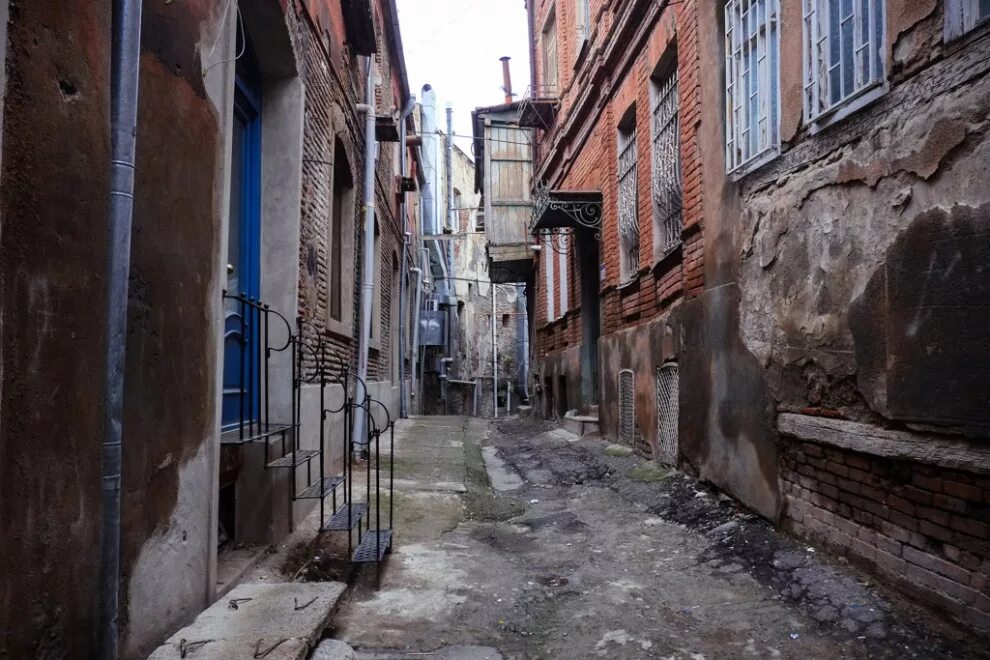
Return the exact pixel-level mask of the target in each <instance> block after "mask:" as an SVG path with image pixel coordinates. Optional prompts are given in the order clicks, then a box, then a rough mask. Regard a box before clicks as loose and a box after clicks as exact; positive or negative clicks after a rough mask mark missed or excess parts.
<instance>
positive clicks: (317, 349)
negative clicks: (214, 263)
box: [221, 292, 395, 563]
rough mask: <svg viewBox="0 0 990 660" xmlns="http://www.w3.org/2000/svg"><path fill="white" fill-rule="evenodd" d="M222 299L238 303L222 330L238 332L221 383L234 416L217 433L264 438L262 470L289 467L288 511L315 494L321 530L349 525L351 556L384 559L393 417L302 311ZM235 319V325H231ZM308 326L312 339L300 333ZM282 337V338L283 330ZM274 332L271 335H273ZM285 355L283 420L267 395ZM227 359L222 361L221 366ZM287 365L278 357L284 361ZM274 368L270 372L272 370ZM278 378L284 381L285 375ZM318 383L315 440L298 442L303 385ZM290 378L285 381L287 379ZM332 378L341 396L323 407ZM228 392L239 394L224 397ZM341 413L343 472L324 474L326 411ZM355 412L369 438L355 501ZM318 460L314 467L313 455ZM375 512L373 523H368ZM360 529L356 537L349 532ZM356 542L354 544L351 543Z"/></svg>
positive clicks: (224, 439)
mask: <svg viewBox="0 0 990 660" xmlns="http://www.w3.org/2000/svg"><path fill="white" fill-rule="evenodd" d="M224 301H225V304H227V302H228V301H230V303H231V304H233V305H234V306H235V307H236V308H237V310H238V311H237V313H236V314H228V326H229V325H230V319H231V318H232V317H234V318H235V320H234V323H235V328H234V330H233V331H231V329H230V328H229V327H228V331H227V336H228V338H229V337H230V336H239V338H238V339H237V341H238V343H239V351H238V353H239V362H240V364H239V365H238V369H239V375H240V378H239V380H238V382H239V386H238V387H236V388H227V387H225V390H224V397H225V399H224V405H225V406H236V409H237V411H238V415H237V417H238V421H237V422H236V423H235V424H232V425H230V427H229V428H225V429H224V430H223V432H222V434H221V443H222V444H234V445H242V444H247V443H254V442H262V443H264V464H265V469H266V470H290V473H289V477H288V478H289V483H290V488H289V492H290V511H291V503H292V502H295V501H296V500H318V501H319V503H320V520H321V521H322V522H321V525H320V531H321V532H338V531H339V532H347V552H348V555H349V556H350V558H351V561H353V562H355V563H369V562H374V563H378V562H381V561H382V559H383V558H384V557H385V555H386V554H387V553H388V551H389V550H390V549H391V547H392V535H393V522H392V518H393V515H392V514H393V508H394V505H393V499H394V497H393V496H394V479H393V477H392V458H393V456H394V447H395V424H394V422H393V420H392V419H391V416H390V415H389V412H388V409H387V407H386V406H385V405H384V404H383V403H381V402H380V401H378V400H376V399H373V398H372V397H371V396H370V395H369V393H368V388H367V385H366V384H365V383H364V382H363V381H362V380H361V379H359V378H358V377H357V376H355V375H354V374H353V373H351V371H350V369H349V368H348V365H346V364H345V363H343V362H342V361H341V360H339V359H337V358H335V357H333V356H332V355H331V354H330V353H329V351H328V347H327V344H326V342H325V340H324V338H323V334H322V332H320V331H319V329H318V328H316V327H315V326H312V324H310V323H309V322H308V321H305V320H304V319H302V318H299V319H297V320H296V324H295V327H293V325H292V324H291V323H290V322H289V321H288V319H286V318H285V317H284V316H283V315H282V314H280V313H278V312H277V311H275V310H272V309H271V308H270V307H269V306H268V305H266V304H264V303H262V302H261V301H259V300H255V299H253V298H250V297H248V296H246V295H245V294H238V295H233V294H228V293H227V292H224ZM238 323H239V328H237V327H236V325H237V324H238ZM307 326H308V327H309V328H310V329H311V330H312V332H310V335H311V336H312V337H314V339H310V340H306V339H304V337H305V333H304V330H305V329H306V328H307ZM283 332H284V333H285V335H286V337H285V339H284V341H283V340H282V338H281V335H282V333H283ZM273 336H274V337H275V338H276V339H275V340H274V341H273V339H272V338H273ZM283 354H284V355H285V357H283V358H281V359H282V361H283V363H284V362H285V361H288V362H290V363H291V378H290V379H289V380H290V381H291V386H290V387H291V397H290V408H291V412H290V414H289V420H288V421H272V420H271V419H270V417H271V409H272V406H271V398H270V396H269V394H270V392H272V391H273V390H272V383H273V375H275V376H277V375H278V371H279V370H278V369H277V368H276V367H275V365H274V361H275V359H277V358H278V357H279V356H280V355H283ZM228 366H229V365H225V372H226V369H227V367H228ZM284 367H285V365H284V364H283V365H282V368H283V369H284ZM273 372H274V373H273ZM274 380H275V381H279V380H281V381H285V380H286V379H285V378H284V375H283V377H282V378H281V379H279V378H275V379H274ZM304 384H305V385H318V386H319V397H320V398H319V400H320V405H319V448H318V449H303V448H302V447H301V446H300V445H301V439H300V431H301V428H302V416H303V414H304V411H303V407H302V387H303V385H304ZM286 385H288V382H286ZM331 386H340V387H341V388H342V391H343V401H342V403H341V404H340V405H339V406H336V407H328V401H327V391H328V388H330V387H331ZM230 394H233V395H236V397H237V401H236V402H232V401H230V400H229V396H228V395H230ZM376 409H380V411H381V412H382V413H383V414H384V417H385V419H386V423H385V424H384V425H383V426H382V427H379V426H378V423H377V420H376V419H375V415H374V414H373V411H374V410H376ZM332 415H341V416H342V425H341V426H342V440H343V442H342V443H341V444H342V446H343V450H342V451H341V456H340V458H341V459H342V462H343V470H342V472H341V473H340V474H329V475H328V474H326V463H327V461H326V460H325V458H326V456H327V446H326V442H327V435H328V428H329V424H328V418H329V417H330V416H332ZM357 415H364V417H365V422H366V423H365V429H366V432H367V440H366V442H365V443H364V444H363V445H362V448H363V449H364V451H365V452H366V454H367V460H366V465H365V472H366V475H365V489H364V490H365V492H364V501H363V502H362V501H357V500H356V499H355V492H354V471H355V463H356V461H355V460H354V451H355V448H354V447H353V446H352V442H351V433H352V429H353V425H354V421H355V419H356V416H357ZM385 432H387V433H388V437H389V451H388V470H389V481H388V497H389V505H388V526H387V528H386V527H384V526H383V521H382V515H381V513H382V512H381V499H382V495H383V489H382V486H381V463H382V460H381V459H382V454H381V436H382V435H383V434H384V433H385ZM314 462H315V463H316V466H317V467H315V468H314V465H313V463H314ZM372 465H374V507H375V508H374V516H373V517H372V516H371V515H369V514H370V513H371V510H370V507H371V503H372ZM303 469H304V470H305V475H306V478H305V480H304V482H303V483H304V485H303V487H302V488H301V489H299V474H300V471H301V470H303ZM328 497H329V498H330V500H331V501H330V505H331V511H330V513H329V515H328V512H327V509H326V507H327V498H328ZM372 519H373V520H374V526H375V528H374V529H372V527H371V525H372ZM355 534H356V535H357V539H356V544H355V539H354V535H355ZM355 546H356V547H355Z"/></svg>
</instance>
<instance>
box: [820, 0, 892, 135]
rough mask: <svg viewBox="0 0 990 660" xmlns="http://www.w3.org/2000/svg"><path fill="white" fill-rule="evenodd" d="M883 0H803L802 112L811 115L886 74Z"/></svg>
mask: <svg viewBox="0 0 990 660" xmlns="http://www.w3.org/2000/svg"><path fill="white" fill-rule="evenodd" d="M883 5H884V0H804V115H805V120H806V121H813V120H815V119H817V118H819V117H821V116H822V115H824V114H826V113H828V112H831V111H832V110H834V109H835V108H837V107H839V106H841V105H842V104H844V103H846V102H848V101H850V100H852V99H854V98H856V97H858V96H859V95H860V94H862V93H863V92H865V91H866V90H869V89H872V88H875V87H877V86H879V85H880V84H882V83H883V80H884V63H883V61H884V53H883V47H884V45H883V43H884V36H883V35H884V7H883Z"/></svg>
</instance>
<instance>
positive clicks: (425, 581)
mask: <svg viewBox="0 0 990 660" xmlns="http://www.w3.org/2000/svg"><path fill="white" fill-rule="evenodd" d="M400 428H401V432H400V433H399V434H398V440H397V442H398V449H397V455H396V477H397V480H398V481H397V484H400V485H399V486H398V490H397V494H396V506H397V526H398V527H399V528H400V529H402V533H401V537H400V538H399V539H398V540H397V542H396V547H395V550H394V552H393V554H392V556H391V557H390V558H389V559H388V560H387V562H386V563H385V564H384V567H383V569H382V574H381V578H380V587H379V586H377V585H376V574H375V571H374V569H373V568H371V567H369V568H368V569H366V570H365V571H364V572H363V573H362V574H361V575H360V577H359V579H358V580H357V583H356V586H355V587H354V589H353V590H352V591H351V592H350V593H349V594H348V595H346V596H345V598H344V600H343V601H342V604H341V606H340V609H339V611H338V613H337V614H336V615H335V616H334V618H333V621H332V624H331V631H332V634H333V636H334V637H335V638H338V639H341V640H345V641H346V642H347V643H348V644H350V645H352V646H353V647H354V649H355V650H356V651H357V656H356V657H357V658H367V659H369V660H370V659H377V660H386V659H388V660H393V659H394V660H399V659H409V660H412V659H414V658H423V657H435V658H446V659H449V660H460V659H463V660H489V659H491V660H494V659H496V658H527V659H528V658H532V659H536V658H547V659H550V658H561V659H563V658H568V659H571V658H573V659H578V658H596V657H607V658H671V659H675V658H676V659H678V660H680V659H683V660H701V659H702V658H705V659H707V660H713V659H718V658H726V659H729V658H746V657H753V658H803V659H806V660H811V659H817V658H822V659H825V658H828V659H838V658H866V657H869V658H898V659H900V658H926V659H928V658H932V659H934V658H977V657H982V655H983V651H984V648H983V647H982V646H980V645H979V644H974V643H973V641H972V639H967V638H964V637H962V636H960V633H959V631H952V630H950V629H946V628H944V627H942V626H941V625H940V624H938V623H937V622H936V621H935V619H933V618H932V617H931V615H929V614H927V613H925V612H924V611H922V610H920V609H918V608H916V607H910V606H906V605H904V603H903V599H899V598H892V597H891V594H890V593H889V592H887V591H885V590H884V589H883V588H882V587H881V586H879V585H877V584H876V583H875V582H873V581H872V580H870V579H869V578H867V577H865V576H864V575H863V574H861V573H859V572H857V571H855V570H853V569H852V568H850V567H849V566H848V565H845V564H840V563H837V562H835V561H834V560H829V559H827V558H826V557H825V556H823V553H821V552H820V551H818V550H816V549H815V548H814V547H811V546H808V545H806V544H802V543H797V542H796V541H794V540H793V539H790V538H788V537H786V536H784V535H781V534H779V533H777V532H775V531H774V530H773V528H772V527H771V526H770V525H769V524H767V523H766V522H764V521H762V520H760V519H759V518H758V517H756V516H753V515H751V514H748V513H746V512H745V511H744V510H743V509H741V508H740V507H739V506H738V505H736V504H735V503H734V502H733V501H731V500H729V499H728V498H726V497H724V496H722V497H719V496H718V495H717V494H716V493H715V492H714V491H713V490H711V489H709V488H706V487H704V486H702V485H700V484H699V483H697V482H696V481H694V480H693V479H691V478H689V477H687V476H685V475H683V474H681V473H678V472H674V471H670V470H667V469H664V468H661V467H659V466H657V465H656V464H654V463H651V462H644V461H642V460H639V459H637V458H636V457H634V456H631V455H629V452H627V451H623V448H621V447H619V446H615V445H607V444H606V443H604V442H603V441H601V440H600V439H597V438H596V439H579V438H578V437H577V436H575V435H573V434H571V433H569V432H567V431H564V430H562V429H558V428H556V427H554V426H552V425H548V424H544V423H540V422H535V421H531V420H523V419H517V418H516V419H509V420H503V421H499V422H494V423H487V422H485V421H483V420H478V419H472V418H465V417H429V418H416V419H414V420H409V421H408V423H404V424H403V425H402V426H401V427H400ZM316 657H320V656H319V655H317V656H316ZM342 657H343V656H342Z"/></svg>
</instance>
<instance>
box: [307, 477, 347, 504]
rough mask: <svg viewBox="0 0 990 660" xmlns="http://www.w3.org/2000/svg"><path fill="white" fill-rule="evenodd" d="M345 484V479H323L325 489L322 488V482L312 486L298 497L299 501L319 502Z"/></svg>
mask: <svg viewBox="0 0 990 660" xmlns="http://www.w3.org/2000/svg"><path fill="white" fill-rule="evenodd" d="M342 483H344V477H323V484H322V486H323V488H320V485H321V484H320V482H319V481H317V482H316V483H313V484H310V485H309V486H307V487H306V488H305V489H304V490H303V491H302V492H301V493H299V494H298V495H296V499H297V500H319V499H322V498H324V497H326V496H327V495H329V494H330V493H332V492H333V491H334V490H336V488H337V486H339V485H340V484H342Z"/></svg>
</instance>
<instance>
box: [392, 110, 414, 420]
mask: <svg viewBox="0 0 990 660" xmlns="http://www.w3.org/2000/svg"><path fill="white" fill-rule="evenodd" d="M415 107H416V97H415V96H410V97H409V100H408V101H406V107H405V108H404V109H403V110H402V116H401V117H399V176H401V177H402V179H403V180H405V178H406V175H407V174H408V172H407V171H406V118H407V117H408V116H409V114H410V113H411V112H412V111H413V108H415ZM399 194H400V195H401V196H400V197H399V217H401V218H402V266H401V268H400V270H399V320H398V323H399V354H398V355H397V356H395V359H397V360H398V361H399V370H398V373H399V416H400V417H408V416H409V403H408V402H407V401H406V394H407V392H406V332H405V330H406V324H405V319H406V263H407V261H408V260H409V239H410V237H411V235H412V232H411V231H410V227H409V218H408V216H407V215H406V193H405V191H401V190H400V191H399Z"/></svg>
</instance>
